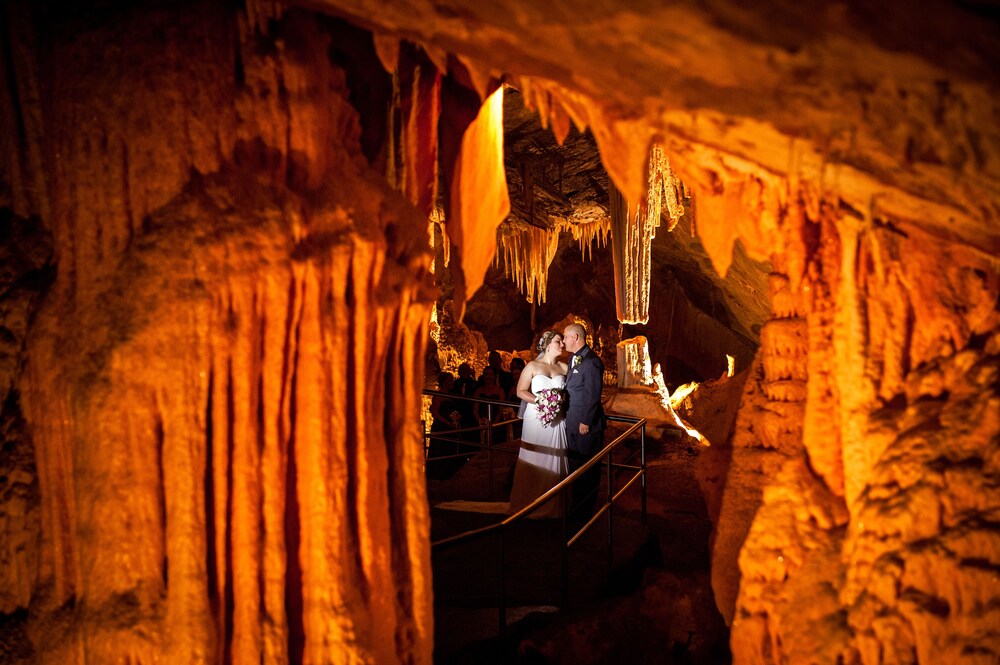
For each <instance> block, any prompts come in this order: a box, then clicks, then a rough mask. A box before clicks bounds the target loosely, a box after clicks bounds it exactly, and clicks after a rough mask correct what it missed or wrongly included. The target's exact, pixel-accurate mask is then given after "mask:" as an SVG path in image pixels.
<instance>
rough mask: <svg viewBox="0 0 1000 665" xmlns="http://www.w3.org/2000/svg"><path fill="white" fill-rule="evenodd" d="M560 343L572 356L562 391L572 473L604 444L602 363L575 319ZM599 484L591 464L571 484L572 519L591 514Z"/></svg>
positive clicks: (597, 471) (597, 466) (598, 467)
mask: <svg viewBox="0 0 1000 665" xmlns="http://www.w3.org/2000/svg"><path fill="white" fill-rule="evenodd" d="M563 344H564V345H565V346H566V350H567V351H570V352H571V353H572V354H573V356H572V358H570V362H569V376H568V377H567V378H566V392H567V393H568V395H569V399H568V407H567V410H566V438H567V445H568V450H567V454H566V457H567V460H568V462H569V472H570V473H573V472H574V471H576V470H577V469H579V468H580V467H581V466H583V465H584V464H586V462H587V460H589V459H590V458H591V457H593V456H594V453H596V452H598V451H599V450H600V449H601V448H603V447H604V425H605V420H604V408H603V407H601V390H602V389H603V388H604V363H602V362H601V359H600V357H599V356H598V355H597V354H596V353H594V352H593V351H592V350H591V348H590V347H589V346H587V331H586V330H584V328H583V326H581V325H580V324H579V323H571V324H569V325H568V326H566V328H565V329H564V330H563ZM600 484H601V465H600V464H595V465H594V466H593V467H591V468H590V469H589V470H588V471H587V472H586V473H585V474H583V476H581V477H580V479H579V480H577V481H576V485H575V486H574V487H573V506H572V508H571V509H570V510H571V511H572V520H573V521H577V520H578V521H579V522H580V523H581V524H582V523H583V522H585V521H586V520H588V519H590V517H591V516H592V515H593V514H594V504H595V502H596V501H597V488H598V486H599V485H600Z"/></svg>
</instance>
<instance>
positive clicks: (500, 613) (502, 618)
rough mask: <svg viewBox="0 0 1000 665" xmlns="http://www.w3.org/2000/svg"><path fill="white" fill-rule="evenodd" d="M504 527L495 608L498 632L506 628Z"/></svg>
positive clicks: (501, 538)
mask: <svg viewBox="0 0 1000 665" xmlns="http://www.w3.org/2000/svg"><path fill="white" fill-rule="evenodd" d="M505 531H506V529H500V532H499V538H500V556H499V559H500V575H499V580H500V594H499V595H500V601H499V605H500V607H498V608H497V621H498V623H499V624H500V633H499V634H501V635H502V634H503V632H504V631H505V630H507V572H506V571H507V566H506V565H504V564H505V559H506V554H505V552H504V538H503V537H504V532H505Z"/></svg>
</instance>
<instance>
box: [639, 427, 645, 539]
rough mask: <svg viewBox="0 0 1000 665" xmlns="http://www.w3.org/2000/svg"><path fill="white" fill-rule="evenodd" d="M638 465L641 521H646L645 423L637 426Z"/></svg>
mask: <svg viewBox="0 0 1000 665" xmlns="http://www.w3.org/2000/svg"><path fill="white" fill-rule="evenodd" d="M639 466H640V468H641V469H642V471H640V473H642V480H641V483H640V484H641V485H642V523H643V524H645V523H646V424H645V423H643V425H642V426H641V427H640V428H639Z"/></svg>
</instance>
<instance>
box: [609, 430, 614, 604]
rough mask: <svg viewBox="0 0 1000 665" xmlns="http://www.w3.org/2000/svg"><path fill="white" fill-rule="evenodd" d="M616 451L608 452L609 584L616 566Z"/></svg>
mask: <svg viewBox="0 0 1000 665" xmlns="http://www.w3.org/2000/svg"><path fill="white" fill-rule="evenodd" d="M614 496H615V486H614V451H613V450H611V451H609V452H608V586H609V587H610V585H611V571H612V570H614V567H615V538H614V525H615V523H614V517H613V515H614V512H615V506H614V501H613V499H614Z"/></svg>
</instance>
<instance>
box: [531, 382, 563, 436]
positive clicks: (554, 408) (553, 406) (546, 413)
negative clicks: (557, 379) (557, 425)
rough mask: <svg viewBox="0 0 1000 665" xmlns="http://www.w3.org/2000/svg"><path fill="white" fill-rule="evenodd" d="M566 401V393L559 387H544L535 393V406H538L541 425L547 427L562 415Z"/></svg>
mask: <svg viewBox="0 0 1000 665" xmlns="http://www.w3.org/2000/svg"><path fill="white" fill-rule="evenodd" d="M565 403H566V394H565V393H564V392H563V391H562V390H560V389H559V388H546V389H545V390H539V391H538V393H537V394H535V406H536V407H538V419H539V420H541V421H542V426H543V427H548V426H549V425H551V424H552V423H554V422H555V421H556V420H558V419H559V417H560V416H561V415H562V411H563V406H564V404H565Z"/></svg>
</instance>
